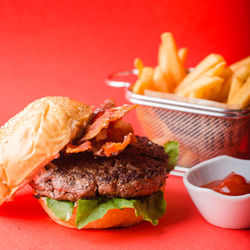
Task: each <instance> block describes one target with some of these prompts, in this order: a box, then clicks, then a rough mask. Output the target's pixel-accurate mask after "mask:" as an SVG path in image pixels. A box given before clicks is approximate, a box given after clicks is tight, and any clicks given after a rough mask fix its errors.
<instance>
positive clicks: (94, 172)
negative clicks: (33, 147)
mask: <svg viewBox="0 0 250 250" xmlns="http://www.w3.org/2000/svg"><path fill="white" fill-rule="evenodd" d="M167 163H168V156H167V155H166V154H165V152H164V149H163V147H161V146H159V145H157V144H155V143H153V142H151V141H150V140H148V139H147V138H146V137H137V143H136V144H134V145H129V146H128V147H127V148H126V149H124V151H123V152H121V153H120V154H119V155H117V156H115V157H100V156H93V154H92V153H89V152H83V153H78V154H72V155H68V156H61V157H60V158H58V159H56V160H54V161H53V162H52V163H49V164H48V165H46V166H45V169H44V170H43V171H41V172H40V173H39V174H38V175H37V176H36V178H34V179H33V180H32V181H31V183H30V184H31V186H32V187H33V188H34V190H35V192H36V193H37V194H38V195H41V196H48V197H51V198H52V199H56V200H70V201H77V200H78V199H91V198H96V197H98V196H106V197H123V198H132V197H138V196H145V195H150V194H152V193H154V192H156V191H158V190H159V188H160V187H161V186H162V185H163V184H164V183H165V179H166V174H167Z"/></svg>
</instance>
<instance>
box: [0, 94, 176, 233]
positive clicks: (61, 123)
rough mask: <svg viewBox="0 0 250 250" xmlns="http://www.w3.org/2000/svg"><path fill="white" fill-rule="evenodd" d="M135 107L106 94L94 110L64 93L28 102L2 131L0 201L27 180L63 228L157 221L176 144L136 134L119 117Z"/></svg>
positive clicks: (50, 214) (105, 226) (0, 145)
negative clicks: (159, 143) (105, 97)
mask: <svg viewBox="0 0 250 250" xmlns="http://www.w3.org/2000/svg"><path fill="white" fill-rule="evenodd" d="M134 108H135V105H123V106H120V107H116V105H115V102H114V101H113V100H106V101H105V102H104V104H103V105H101V107H100V108H98V109H96V110H93V107H90V106H88V105H86V104H84V103H82V102H79V101H75V100H72V99H70V98H68V97H44V98H41V99H38V100H35V101H34V102H32V103H31V104H29V105H28V106H27V107H26V108H25V109H24V110H23V111H21V112H20V113H18V114H17V115H16V116H15V117H13V118H12V119H10V120H9V121H8V122H7V123H6V124H5V125H4V126H2V127H1V129H0V205H1V204H2V203H3V202H4V201H7V200H11V199H13V197H14V195H15V192H16V191H17V190H18V189H20V188H22V187H23V186H24V185H26V184H29V185H31V187H32V189H33V193H34V196H35V198H37V199H38V201H39V202H40V204H41V206H42V207H43V209H44V210H45V211H46V213H47V214H48V215H49V216H50V217H51V219H52V220H54V221H55V222H57V223H59V224H61V225H63V226H66V227H71V228H78V229H82V228H110V227H127V226H131V225H133V224H137V223H139V222H141V221H143V220H146V221H149V222H151V223H152V224H153V225H157V224H158V220H159V218H161V217H162V215H163V214H164V213H165V210H166V202H165V200H164V194H163V191H164V189H163V188H164V184H165V180H166V176H167V174H168V172H169V171H170V170H171V169H172V167H173V160H172V159H171V157H172V155H173V154H171V153H170V157H169V155H167V154H166V152H165V151H166V150H168V149H167V147H168V146H169V145H170V147H171V148H172V149H171V152H172V153H173V152H174V151H175V150H173V144H168V146H167V145H166V146H165V151H164V148H163V147H162V146H159V145H157V144H155V143H153V142H152V141H150V140H149V139H147V138H146V137H139V136H135V135H134V131H133V128H132V126H131V125H130V124H129V123H127V122H126V121H124V120H123V119H122V118H123V116H124V115H125V114H127V113H128V112H129V111H130V110H132V109H134ZM171 162H172V163H171ZM170 163H171V164H170Z"/></svg>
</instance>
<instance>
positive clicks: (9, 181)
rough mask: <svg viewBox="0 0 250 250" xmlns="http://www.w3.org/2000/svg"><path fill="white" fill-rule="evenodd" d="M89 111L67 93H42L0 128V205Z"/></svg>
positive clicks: (74, 131) (63, 143)
mask: <svg viewBox="0 0 250 250" xmlns="http://www.w3.org/2000/svg"><path fill="white" fill-rule="evenodd" d="M91 112H92V110H91V107H89V106H87V105H85V104H83V103H81V102H78V101H73V100H71V99H70V98H68V97H44V98H42V99H38V100H36V101H34V102H32V103H31V104H29V105H28V106H27V107H26V108H25V109H24V110H23V111H21V112H20V113H18V114H17V115H16V116H15V117H13V118H12V119H10V120H9V121H8V122H7V123H6V124H5V125H4V126H3V127H1V128H0V205H1V204H2V203H3V202H4V201H5V200H6V199H9V198H11V196H12V195H13V194H14V193H15V192H16V191H17V190H18V189H19V188H20V187H22V186H23V185H25V184H26V183H27V182H28V180H29V178H31V176H32V175H33V174H35V173H36V171H38V170H39V168H41V167H43V166H44V165H46V164H47V163H48V162H50V161H51V160H53V159H54V158H56V157H57V155H58V152H59V151H60V150H61V149H63V148H64V147H65V146H66V145H67V143H68V142H70V141H71V140H72V139H73V138H74V137H75V136H76V135H77V133H79V132H80V131H81V130H82V129H83V128H84V127H85V126H86V123H87V121H88V119H89V116H90V114H91Z"/></svg>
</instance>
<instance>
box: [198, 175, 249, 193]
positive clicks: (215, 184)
mask: <svg viewBox="0 0 250 250" xmlns="http://www.w3.org/2000/svg"><path fill="white" fill-rule="evenodd" d="M201 187H204V188H210V189H212V190H214V191H216V192H218V193H221V194H225V195H231V196H236V195H243V194H250V183H248V182H247V181H246V179H245V178H244V177H243V176H241V175H239V174H236V173H234V172H232V173H230V174H229V175H228V176H226V177H225V178H224V179H223V180H216V181H212V182H209V183H207V184H204V185H202V186H201Z"/></svg>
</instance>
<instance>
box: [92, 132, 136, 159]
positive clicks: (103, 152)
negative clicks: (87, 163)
mask: <svg viewBox="0 0 250 250" xmlns="http://www.w3.org/2000/svg"><path fill="white" fill-rule="evenodd" d="M134 140H136V138H135V136H134V135H133V134H132V133H129V134H128V135H126V136H124V140H123V142H106V143H105V144H104V145H103V146H102V147H101V149H100V150H99V151H97V152H95V153H94V154H95V155H99V156H107V157H109V156H115V155H118V154H119V153H120V152H121V151H123V149H124V148H126V147H127V146H128V145H129V144H130V143H131V142H134Z"/></svg>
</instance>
